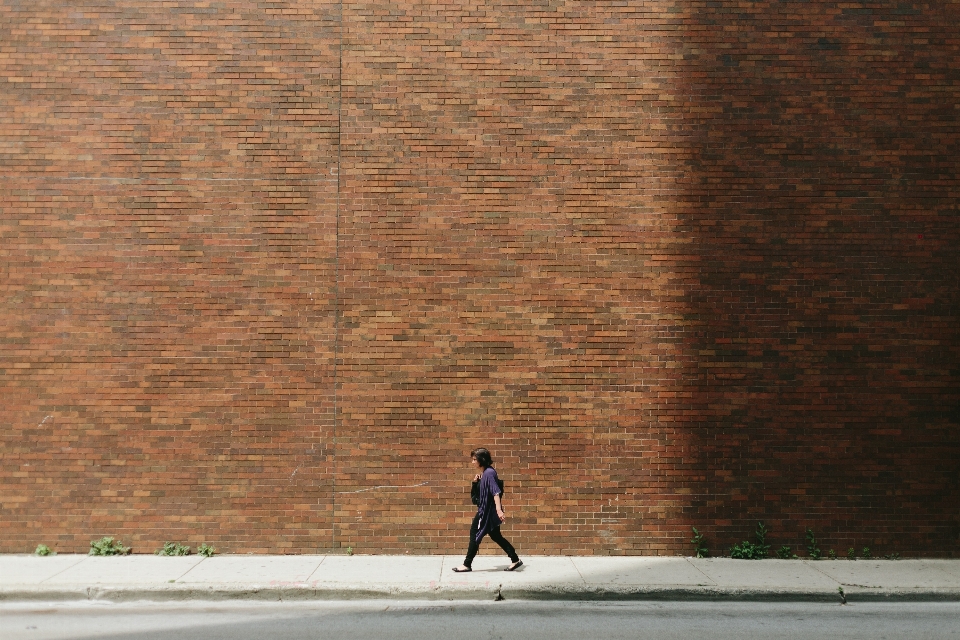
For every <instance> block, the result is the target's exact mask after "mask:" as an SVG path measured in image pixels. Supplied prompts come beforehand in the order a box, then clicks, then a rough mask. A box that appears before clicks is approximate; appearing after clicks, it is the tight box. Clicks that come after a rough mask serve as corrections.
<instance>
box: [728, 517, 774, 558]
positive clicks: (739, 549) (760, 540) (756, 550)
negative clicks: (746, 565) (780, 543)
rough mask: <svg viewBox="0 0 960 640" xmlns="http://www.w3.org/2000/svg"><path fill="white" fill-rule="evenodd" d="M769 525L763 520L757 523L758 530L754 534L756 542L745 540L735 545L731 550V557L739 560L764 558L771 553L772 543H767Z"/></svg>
mask: <svg viewBox="0 0 960 640" xmlns="http://www.w3.org/2000/svg"><path fill="white" fill-rule="evenodd" d="M767 531H768V529H767V527H766V526H764V524H763V523H762V522H758V523H757V531H756V533H755V534H754V536H755V537H756V538H757V541H756V542H750V541H749V540H744V541H743V542H741V543H740V544H735V545H733V548H732V549H731V550H730V557H731V558H736V559H738V560H762V559H764V558H766V557H767V555H768V554H769V553H770V545H769V544H767Z"/></svg>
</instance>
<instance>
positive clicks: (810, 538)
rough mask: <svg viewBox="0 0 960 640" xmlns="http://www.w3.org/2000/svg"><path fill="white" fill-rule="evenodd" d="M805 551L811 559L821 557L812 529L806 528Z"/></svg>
mask: <svg viewBox="0 0 960 640" xmlns="http://www.w3.org/2000/svg"><path fill="white" fill-rule="evenodd" d="M807 553H808V554H809V555H810V559H811V560H819V559H820V557H821V553H820V547H818V546H817V538H816V536H814V535H813V529H807Z"/></svg>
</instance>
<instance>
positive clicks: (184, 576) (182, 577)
mask: <svg viewBox="0 0 960 640" xmlns="http://www.w3.org/2000/svg"><path fill="white" fill-rule="evenodd" d="M205 560H206V558H203V557H201V558H200V562H198V563H196V564H194V565H193V566H192V567H190V568H189V569H187V570H186V571H184V572H183V574H182V575H180V576H178V577H177V578H175V579H174V580H175V581H176V580H183V579H184V578H186V577H187V574H189V573H190V572H191V571H193V570H194V569H196V568H197V567H199V566H200V565H201V564H203V563H204V561H205Z"/></svg>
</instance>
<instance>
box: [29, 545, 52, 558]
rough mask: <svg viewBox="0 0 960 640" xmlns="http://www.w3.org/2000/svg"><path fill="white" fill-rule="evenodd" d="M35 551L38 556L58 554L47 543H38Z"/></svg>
mask: <svg viewBox="0 0 960 640" xmlns="http://www.w3.org/2000/svg"><path fill="white" fill-rule="evenodd" d="M33 553H34V554H36V555H38V556H55V555H57V554H56V553H54V552H53V550H52V549H51V548H50V547H48V546H47V545H45V544H38V545H37V550H36V551H34V552H33Z"/></svg>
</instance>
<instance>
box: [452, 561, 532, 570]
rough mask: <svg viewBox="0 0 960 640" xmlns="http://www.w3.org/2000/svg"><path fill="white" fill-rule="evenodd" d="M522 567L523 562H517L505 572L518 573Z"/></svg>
mask: <svg viewBox="0 0 960 640" xmlns="http://www.w3.org/2000/svg"><path fill="white" fill-rule="evenodd" d="M522 566H523V560H517V561H516V562H514V563H513V564H512V565H510V566H509V567H507V568H506V569H504V571H516V570H517V569H519V568H520V567H522ZM454 571H456V569H454Z"/></svg>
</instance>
